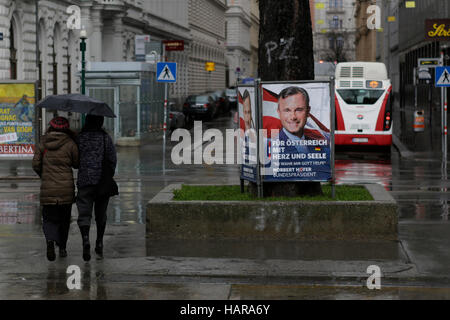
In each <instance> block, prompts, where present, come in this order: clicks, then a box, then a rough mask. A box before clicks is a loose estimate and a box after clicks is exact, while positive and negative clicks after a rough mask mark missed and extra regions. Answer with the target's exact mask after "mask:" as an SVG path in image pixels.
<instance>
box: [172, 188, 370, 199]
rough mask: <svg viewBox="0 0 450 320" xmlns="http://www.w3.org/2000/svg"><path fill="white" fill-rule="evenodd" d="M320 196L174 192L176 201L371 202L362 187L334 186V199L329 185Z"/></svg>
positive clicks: (221, 190) (213, 190) (205, 190)
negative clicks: (254, 195) (260, 197)
mask: <svg viewBox="0 0 450 320" xmlns="http://www.w3.org/2000/svg"><path fill="white" fill-rule="evenodd" d="M322 191H323V195H322V196H314V197H311V196H301V197H295V198H288V197H273V198H264V199H258V197H253V196H252V195H251V194H250V193H247V192H245V193H241V188H240V186H188V185H182V186H181V189H180V190H174V192H173V193H174V198H173V199H174V200H177V201H191V200H199V201H299V200H300V201H371V200H373V198H372V196H371V195H370V193H369V191H367V189H366V188H364V187H362V186H346V185H337V186H336V198H335V199H333V198H332V197H331V185H328V184H327V185H322Z"/></svg>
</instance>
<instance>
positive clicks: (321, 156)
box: [262, 82, 332, 181]
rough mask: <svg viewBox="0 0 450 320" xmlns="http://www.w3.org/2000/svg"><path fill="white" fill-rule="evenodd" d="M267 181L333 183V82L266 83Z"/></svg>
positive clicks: (264, 161) (265, 176)
mask: <svg viewBox="0 0 450 320" xmlns="http://www.w3.org/2000/svg"><path fill="white" fill-rule="evenodd" d="M262 108H263V109H262V112H263V128H262V129H264V131H263V134H264V136H265V138H264V146H263V147H264V157H265V158H264V159H263V161H262V163H263V167H264V170H263V179H264V181H330V180H331V179H332V168H331V142H330V138H331V136H330V135H331V133H330V128H331V127H330V119H331V99H330V83H329V82H309V83H306V82H292V83H264V82H263V83H262Z"/></svg>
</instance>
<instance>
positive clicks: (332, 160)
mask: <svg viewBox="0 0 450 320" xmlns="http://www.w3.org/2000/svg"><path fill="white" fill-rule="evenodd" d="M334 81H335V80H334V77H330V100H331V101H330V102H331V112H330V114H331V119H330V127H331V128H330V129H331V137H330V143H331V146H330V147H331V155H330V157H331V159H330V162H331V197H332V198H333V199H335V198H336V181H335V167H334V153H335V145H334V131H335V123H334V117H335V112H336V110H335V96H334V88H335V82H334Z"/></svg>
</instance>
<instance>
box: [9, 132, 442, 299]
mask: <svg viewBox="0 0 450 320" xmlns="http://www.w3.org/2000/svg"><path fill="white" fill-rule="evenodd" d="M411 128H412V127H411ZM411 130H412V129H411ZM406 135H407V134H406ZM398 140H399V141H402V140H401V139H400V138H398ZM403 144H404V145H405V146H406V145H408V141H405V142H403ZM396 145H400V143H396ZM417 145H419V144H417ZM398 148H400V149H402V152H403V153H405V152H411V154H409V155H413V156H415V155H417V153H420V151H417V150H408V149H407V148H406V147H401V146H400V147H398ZM160 150H161V146H160V144H159V142H158V143H157V144H151V145H145V146H142V147H140V148H119V149H118V160H119V163H118V173H117V176H116V178H117V180H118V181H119V184H120V188H121V190H120V191H121V195H120V197H115V198H113V199H112V200H111V203H110V207H109V215H108V219H109V222H108V227H107V231H106V235H105V257H106V258H105V260H102V261H97V260H95V256H94V255H93V259H92V260H91V261H90V262H89V263H84V262H83V261H82V259H81V246H80V243H81V240H80V238H79V231H78V229H77V226H76V222H75V221H74V220H73V221H72V225H71V230H70V236H69V239H70V240H69V244H68V253H69V256H68V257H67V258H66V259H59V258H57V260H56V261H55V262H53V263H50V262H48V261H47V260H46V258H45V243H44V241H43V237H42V231H41V225H40V224H39V223H36V221H37V220H38V219H40V217H39V216H37V217H36V218H35V223H30V224H26V223H23V224H18V223H16V224H10V225H7V224H4V225H0V299H12V298H16V299H260V298H268V299H270V298H273V299H287V298H289V297H291V298H293V299H296V298H298V299H300V298H310V297H315V298H317V299H321V298H336V297H344V298H349V299H351V298H356V299H360V298H361V299H372V298H379V299H396V298H401V299H403V298H405V299H407V298H413V299H414V298H417V297H422V298H423V297H425V298H426V297H428V298H429V297H431V298H433V297H434V298H444V299H450V289H449V288H450V272H449V271H448V265H450V257H449V255H448V254H447V252H448V250H447V249H448V243H450V232H448V229H449V225H448V223H446V222H442V221H431V220H430V221H423V222H420V221H417V222H416V221H402V220H401V221H400V223H399V238H400V239H401V241H400V242H363V243H344V244H337V243H327V242H322V243H320V242H319V243H305V242H303V243H292V242H291V243H284V242H273V243H263V242H260V243H252V242H249V241H246V242H240V243H235V242H228V243H225V242H220V243H214V242H211V241H205V242H197V243H195V242H188V241H183V242H172V243H171V242H167V241H163V242H157V241H153V240H152V239H148V238H146V235H145V205H146V203H147V202H148V201H149V200H150V199H151V198H152V197H153V196H154V195H156V193H157V192H159V191H160V190H161V189H162V188H163V187H164V186H166V185H168V184H171V183H176V182H189V183H205V182H208V181H209V182H210V181H215V182H216V183H236V184H238V183H239V178H238V175H237V172H238V170H237V168H234V167H230V166H201V165H198V166H190V167H189V168H186V167H184V168H178V167H176V166H168V167H167V172H166V174H165V175H163V173H162V168H161V159H162V157H161V154H160ZM413 161H414V157H408V158H407V159H403V158H402V157H398V156H397V155H394V156H393V160H392V162H393V163H395V162H405V164H406V167H408V168H409V167H410V166H411V164H413V165H414V162H413ZM431 165H432V166H434V164H433V163H432V164H431ZM413 169H414V168H413ZM413 169H411V170H413ZM419 169H421V170H422V168H419ZM355 170H356V169H355ZM402 170H404V169H402ZM424 174H427V172H425V173H424ZM393 175H394V176H396V177H398V179H400V177H401V176H403V175H404V171H401V170H398V172H397V171H396V172H394V174H393ZM0 177H2V179H1V181H0V188H2V190H3V193H2V191H1V190H0V196H1V197H0V201H2V203H4V204H5V205H8V206H9V207H8V208H9V209H8V210H11V212H12V213H13V214H15V215H20V213H21V212H22V211H21V210H24V209H22V207H20V206H18V205H16V206H11V203H12V202H13V201H17V202H20V201H21V200H19V198H22V197H23V196H29V200H27V201H29V203H27V204H26V205H27V206H28V207H29V206H35V207H36V206H38V205H39V204H38V202H39V201H38V198H37V195H38V192H39V184H40V182H39V179H38V177H37V176H36V175H35V174H34V173H33V172H32V169H31V161H25V160H21V161H12V160H6V161H5V162H2V166H1V167H0ZM408 179H409V178H407V179H405V181H402V182H401V183H398V181H397V182H396V185H395V188H394V190H393V191H392V192H394V193H395V192H399V191H398V190H399V188H400V190H401V191H404V190H402V189H401V188H402V187H403V186H405V187H410V186H411V181H410V180H408ZM432 179H434V176H433V177H432ZM19 193H23V195H20V197H19ZM421 193H422V194H424V192H421ZM16 198H17V199H16ZM408 201H409V200H408ZM401 203H402V205H404V202H401ZM408 205H409V202H408ZM411 205H412V204H411ZM2 208H3V207H2ZM27 210H28V209H27ZM33 210H34V209H33ZM31 211H32V210H31ZM31 211H30V212H31ZM30 214H31V213H30ZM72 219H76V209H75V206H74V209H73V217H72ZM91 239H95V226H94V225H93V227H92V228H91ZM69 265H77V266H79V267H80V268H81V271H82V273H83V289H82V290H81V291H76V290H68V289H67V286H66V279H67V276H68V275H67V274H66V269H67V267H68V266H69ZM370 265H377V266H379V267H380V268H381V271H382V273H383V274H382V275H383V278H382V285H383V290H381V291H378V290H376V291H369V290H368V289H367V288H366V287H365V286H366V281H367V278H368V277H369V274H368V273H367V272H366V271H367V267H368V266H370ZM430 288H433V289H430ZM438 288H442V289H438Z"/></svg>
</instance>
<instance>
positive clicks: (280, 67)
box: [250, 0, 322, 196]
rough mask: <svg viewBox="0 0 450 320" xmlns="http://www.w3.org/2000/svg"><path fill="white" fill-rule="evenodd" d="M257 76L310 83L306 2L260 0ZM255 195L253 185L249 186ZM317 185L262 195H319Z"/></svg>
mask: <svg viewBox="0 0 450 320" xmlns="http://www.w3.org/2000/svg"><path fill="white" fill-rule="evenodd" d="M259 12H260V21H259V23H260V25H259V51H258V74H259V77H260V78H261V80H262V81H284V80H313V79H314V54H313V34H312V26H311V12H310V7H309V0H259ZM250 186H251V189H252V191H253V192H254V193H256V186H255V185H254V184H250ZM320 193H322V189H321V187H320V183H318V182H295V183H290V182H284V183H266V184H264V196H297V195H299V194H320Z"/></svg>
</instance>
